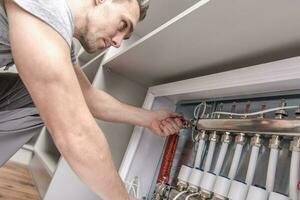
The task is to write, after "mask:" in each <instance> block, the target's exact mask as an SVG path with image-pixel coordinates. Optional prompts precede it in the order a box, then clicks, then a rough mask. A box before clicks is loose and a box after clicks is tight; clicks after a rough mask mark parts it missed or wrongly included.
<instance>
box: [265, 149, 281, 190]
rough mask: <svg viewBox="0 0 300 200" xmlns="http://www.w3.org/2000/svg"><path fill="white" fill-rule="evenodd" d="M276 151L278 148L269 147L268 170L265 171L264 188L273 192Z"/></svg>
mask: <svg viewBox="0 0 300 200" xmlns="http://www.w3.org/2000/svg"><path fill="white" fill-rule="evenodd" d="M278 153H279V150H278V149H271V152H270V157H269V164H268V171H267V182H266V189H267V191H268V192H273V190H274V183H275V175H276V167H277V161H278Z"/></svg>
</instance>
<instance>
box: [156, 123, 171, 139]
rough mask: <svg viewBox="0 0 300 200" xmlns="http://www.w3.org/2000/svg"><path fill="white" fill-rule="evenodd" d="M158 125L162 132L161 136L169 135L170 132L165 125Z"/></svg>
mask: <svg viewBox="0 0 300 200" xmlns="http://www.w3.org/2000/svg"><path fill="white" fill-rule="evenodd" d="M159 127H160V129H161V130H162V134H161V136H162V137H164V136H169V135H171V132H170V131H169V129H168V128H167V127H165V126H164V125H160V126H159Z"/></svg>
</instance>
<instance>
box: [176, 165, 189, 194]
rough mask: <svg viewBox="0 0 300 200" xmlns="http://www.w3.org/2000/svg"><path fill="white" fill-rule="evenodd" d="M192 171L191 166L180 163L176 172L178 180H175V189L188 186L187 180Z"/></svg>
mask: <svg viewBox="0 0 300 200" xmlns="http://www.w3.org/2000/svg"><path fill="white" fill-rule="evenodd" d="M191 172H192V168H191V167H189V166H186V165H182V166H181V168H180V171H179V174H178V177H177V179H178V182H177V189H178V190H179V191H183V190H185V189H186V188H187V186H188V181H189V177H190V174H191Z"/></svg>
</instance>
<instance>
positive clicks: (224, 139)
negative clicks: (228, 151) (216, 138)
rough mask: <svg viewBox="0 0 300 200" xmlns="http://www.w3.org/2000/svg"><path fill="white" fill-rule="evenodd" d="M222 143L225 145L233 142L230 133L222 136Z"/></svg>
mask: <svg viewBox="0 0 300 200" xmlns="http://www.w3.org/2000/svg"><path fill="white" fill-rule="evenodd" d="M221 141H222V142H223V143H228V144H229V143H230V142H231V136H230V133H229V132H225V134H224V135H222V138H221Z"/></svg>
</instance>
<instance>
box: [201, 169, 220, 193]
mask: <svg viewBox="0 0 300 200" xmlns="http://www.w3.org/2000/svg"><path fill="white" fill-rule="evenodd" d="M216 178H217V176H216V175H214V174H212V173H209V172H204V173H203V176H202V180H201V183H200V188H201V190H203V191H206V192H212V191H213V189H214V185H215V181H216Z"/></svg>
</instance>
